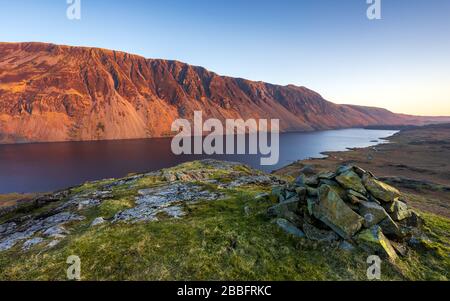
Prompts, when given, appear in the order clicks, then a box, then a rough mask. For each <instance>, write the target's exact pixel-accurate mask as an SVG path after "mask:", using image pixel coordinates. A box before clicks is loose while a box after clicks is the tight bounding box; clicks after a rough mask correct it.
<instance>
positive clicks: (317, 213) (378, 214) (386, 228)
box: [268, 165, 423, 261]
mask: <svg viewBox="0 0 450 301" xmlns="http://www.w3.org/2000/svg"><path fill="white" fill-rule="evenodd" d="M301 172H302V173H301V175H300V176H299V177H298V178H297V179H296V180H295V182H294V183H292V184H288V185H285V186H280V187H275V188H274V189H273V191H272V196H273V197H275V198H276V199H277V200H278V204H277V205H275V206H273V207H271V208H270V209H269V211H268V214H269V215H270V216H271V217H274V218H276V220H275V221H276V223H277V224H278V225H279V226H280V227H281V228H282V229H283V230H285V231H286V232H288V233H291V234H293V235H296V236H299V237H307V238H308V239H310V240H314V241H319V242H325V243H332V244H336V245H339V246H340V247H341V248H343V249H352V248H354V247H355V246H358V247H360V248H362V249H364V250H365V251H367V252H368V253H369V254H372V255H375V254H376V255H380V256H383V257H385V258H388V259H390V260H392V261H393V260H395V259H396V258H397V255H401V256H404V255H405V254H406V252H407V251H408V245H414V244H415V243H417V241H418V237H420V235H421V232H420V228H421V225H422V223H423V221H422V219H421V218H420V217H419V215H418V214H417V213H415V212H414V211H412V210H411V209H410V208H408V205H407V200H406V198H405V197H404V196H403V195H402V193H400V191H398V190H397V189H396V188H394V187H392V186H390V185H388V184H386V183H383V182H381V181H380V180H378V179H377V178H376V177H375V176H374V175H373V174H372V173H370V172H368V171H365V170H363V169H362V168H359V167H357V166H350V165H344V166H340V167H339V168H338V169H337V170H336V171H335V172H322V173H319V174H316V173H314V170H313V169H312V168H311V167H309V166H307V167H305V168H303V169H302V171H301Z"/></svg>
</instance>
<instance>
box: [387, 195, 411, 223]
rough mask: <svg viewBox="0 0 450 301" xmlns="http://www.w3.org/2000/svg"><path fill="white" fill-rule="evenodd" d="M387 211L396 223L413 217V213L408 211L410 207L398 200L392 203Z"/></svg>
mask: <svg viewBox="0 0 450 301" xmlns="http://www.w3.org/2000/svg"><path fill="white" fill-rule="evenodd" d="M387 210H388V212H389V213H390V215H391V217H392V218H393V219H394V220H395V221H402V220H404V219H407V218H409V217H410V216H411V211H410V210H409V209H408V205H406V204H405V203H403V202H401V201H399V200H398V199H395V200H394V201H393V202H392V203H390V204H389V205H388V209H387Z"/></svg>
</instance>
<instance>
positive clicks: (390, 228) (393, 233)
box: [379, 216, 404, 238]
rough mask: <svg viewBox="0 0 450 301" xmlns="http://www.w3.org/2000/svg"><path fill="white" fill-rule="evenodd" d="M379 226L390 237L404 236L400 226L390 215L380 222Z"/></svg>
mask: <svg viewBox="0 0 450 301" xmlns="http://www.w3.org/2000/svg"><path fill="white" fill-rule="evenodd" d="M379 226H380V227H381V229H382V230H383V233H384V234H385V235H387V236H389V237H396V238H401V237H403V236H404V234H403V232H402V231H401V229H400V227H399V226H398V225H397V224H396V223H395V222H394V221H393V220H392V218H391V217H390V216H387V217H386V218H385V219H384V220H382V221H381V222H380V223H379Z"/></svg>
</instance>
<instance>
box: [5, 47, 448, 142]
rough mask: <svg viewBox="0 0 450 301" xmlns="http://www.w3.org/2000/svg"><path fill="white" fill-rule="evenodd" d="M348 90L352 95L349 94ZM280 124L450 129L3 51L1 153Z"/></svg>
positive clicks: (165, 72) (51, 53) (41, 51)
mask: <svg viewBox="0 0 450 301" xmlns="http://www.w3.org/2000/svg"><path fill="white" fill-rule="evenodd" d="M349 88H351V87H349ZM195 110H201V111H203V113H204V115H205V117H215V118H219V119H221V120H224V119H226V118H234V119H236V118H243V119H248V118H278V119H280V122H281V130H282V131H312V130H323V129H335V128H347V127H358V126H380V125H422V124H429V123H436V122H450V117H442V118H439V117H416V116H409V115H401V114H394V113H392V112H389V111H387V110H384V109H378V108H368V107H359V106H354V105H337V104H334V103H331V102H329V101H326V100H325V99H323V98H322V97H321V96H320V95H319V94H318V93H316V92H314V91H311V90H309V89H307V88H305V87H297V86H293V85H289V86H279V85H272V84H268V83H264V82H254V81H249V80H245V79H240V78H231V77H225V76H219V75H217V74H215V73H213V72H210V71H208V70H206V69H204V68H202V67H196V66H191V65H188V64H184V63H181V62H177V61H167V60H156V59H146V58H143V57H140V56H137V55H131V54H128V53H124V52H118V51H112V50H105V49H98V48H85V47H70V46H59V45H53V44H44V43H0V143H15V142H38V141H70V140H98V139H131V138H148V137H161V136H167V135H171V134H172V133H171V131H170V126H171V124H172V122H173V120H175V119H177V118H180V117H181V118H187V119H191V118H192V116H193V111H195Z"/></svg>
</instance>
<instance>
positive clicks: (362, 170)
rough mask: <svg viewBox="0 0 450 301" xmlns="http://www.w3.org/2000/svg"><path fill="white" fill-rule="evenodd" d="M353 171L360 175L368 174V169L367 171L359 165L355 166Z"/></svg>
mask: <svg viewBox="0 0 450 301" xmlns="http://www.w3.org/2000/svg"><path fill="white" fill-rule="evenodd" d="M353 171H354V172H355V173H356V174H357V175H358V176H359V177H360V178H362V177H364V175H366V174H367V171H365V170H364V169H362V168H361V167H359V166H353Z"/></svg>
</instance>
